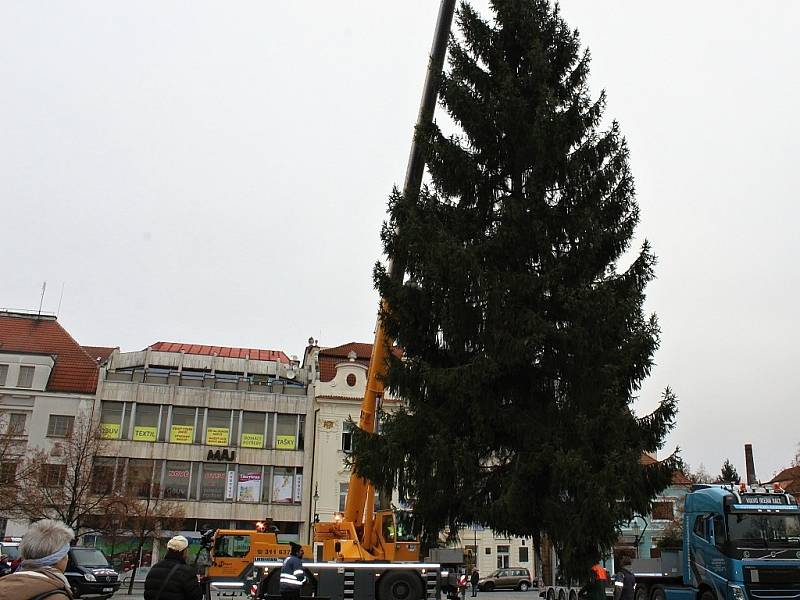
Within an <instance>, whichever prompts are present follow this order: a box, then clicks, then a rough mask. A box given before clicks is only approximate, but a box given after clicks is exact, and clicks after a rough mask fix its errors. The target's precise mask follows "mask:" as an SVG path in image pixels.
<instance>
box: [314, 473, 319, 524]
mask: <svg viewBox="0 0 800 600" xmlns="http://www.w3.org/2000/svg"><path fill="white" fill-rule="evenodd" d="M318 500H319V482H316V483H315V484H314V523H319V513H318V512H317V501H318Z"/></svg>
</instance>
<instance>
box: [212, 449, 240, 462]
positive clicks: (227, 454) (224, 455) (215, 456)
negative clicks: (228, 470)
mask: <svg viewBox="0 0 800 600" xmlns="http://www.w3.org/2000/svg"><path fill="white" fill-rule="evenodd" d="M206 460H217V461H220V462H234V461H235V460H236V450H230V451H228V449H227V448H225V449H224V450H209V451H208V456H206Z"/></svg>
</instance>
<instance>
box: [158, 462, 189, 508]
mask: <svg viewBox="0 0 800 600" xmlns="http://www.w3.org/2000/svg"><path fill="white" fill-rule="evenodd" d="M191 479H192V463H190V462H184V461H176V460H168V461H167V464H166V470H165V472H164V498H172V499H178V500H186V499H187V498H188V497H189V485H190V483H191Z"/></svg>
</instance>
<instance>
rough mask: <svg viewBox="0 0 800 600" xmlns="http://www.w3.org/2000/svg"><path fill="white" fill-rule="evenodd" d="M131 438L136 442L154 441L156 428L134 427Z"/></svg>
mask: <svg viewBox="0 0 800 600" xmlns="http://www.w3.org/2000/svg"><path fill="white" fill-rule="evenodd" d="M133 439H134V441H137V442H155V441H156V428H155V427H134V428H133Z"/></svg>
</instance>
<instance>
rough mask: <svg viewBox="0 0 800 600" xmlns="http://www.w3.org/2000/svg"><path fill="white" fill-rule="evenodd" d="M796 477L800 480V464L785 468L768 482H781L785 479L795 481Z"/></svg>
mask: <svg viewBox="0 0 800 600" xmlns="http://www.w3.org/2000/svg"><path fill="white" fill-rule="evenodd" d="M796 479H797V480H800V466H797V467H789V468H788V469H784V470H783V471H781V472H780V473H778V474H777V475H775V477H773V478H772V479H771V480H769V481H768V482H767V483H781V482H784V481H794V480H796Z"/></svg>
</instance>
